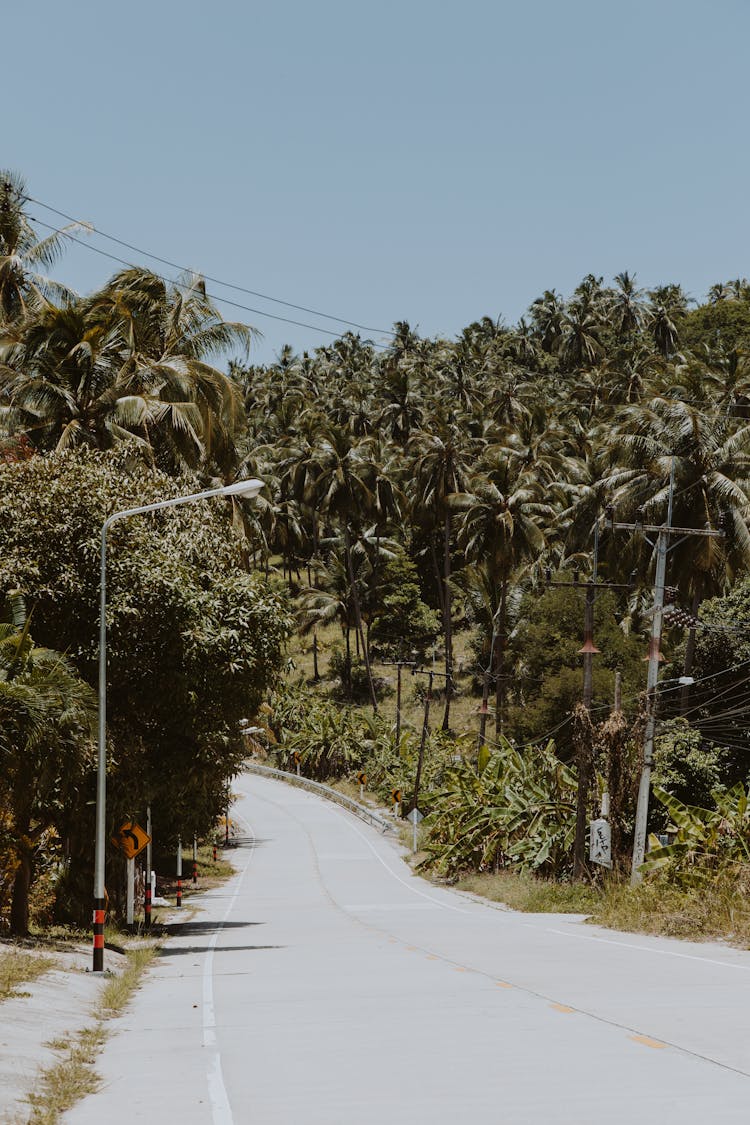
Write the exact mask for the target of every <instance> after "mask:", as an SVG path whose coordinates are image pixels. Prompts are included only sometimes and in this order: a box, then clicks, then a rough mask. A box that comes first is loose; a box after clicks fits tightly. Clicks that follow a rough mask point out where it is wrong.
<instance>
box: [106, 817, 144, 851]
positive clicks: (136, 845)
mask: <svg viewBox="0 0 750 1125" xmlns="http://www.w3.org/2000/svg"><path fill="white" fill-rule="evenodd" d="M112 843H113V844H114V845H115V847H116V848H119V849H120V851H121V852H122V853H123V854H124V855H125V856H126V857H127V859H135V857H136V856H137V855H140V853H141V852H142V851H143V849H144V848H145V847H146V845H147V844H150V843H151V837H150V836H149V834H148V833H147V832H146V831H144V829H143V828H141V826H140V824H136V823H135V821H133V820H126V821H125V823H124V824H121V825H120V827H119V829H118V830H117V835H116V836H113V837H112Z"/></svg>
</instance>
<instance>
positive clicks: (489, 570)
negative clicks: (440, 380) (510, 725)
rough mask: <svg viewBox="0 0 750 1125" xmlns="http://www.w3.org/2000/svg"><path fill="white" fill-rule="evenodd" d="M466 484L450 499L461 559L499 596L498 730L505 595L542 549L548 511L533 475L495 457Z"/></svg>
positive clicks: (504, 687)
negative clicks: (456, 514) (457, 517)
mask: <svg viewBox="0 0 750 1125" xmlns="http://www.w3.org/2000/svg"><path fill="white" fill-rule="evenodd" d="M480 468H481V471H480V472H479V473H477V474H475V475H474V476H472V477H471V478H470V479H469V482H468V489H467V492H466V493H465V494H462V495H459V496H455V497H453V504H454V506H455V507H456V508H457V509H459V510H462V511H463V516H462V518H461V523H460V527H459V533H458V541H459V544H460V545H461V546H462V547H463V549H464V551H465V553H466V557H467V558H468V559H470V560H472V561H473V562H475V563H477V564H481V566H482V567H483V568H484V572H485V578H484V580H483V584H484V585H485V586H489V587H491V588H494V589H495V590H497V591H499V597H498V604H497V606H496V607H495V610H494V612H493V639H495V640H496V643H495V645H494V660H495V665H494V668H493V674H494V676H495V715H496V724H497V728H498V730H499V731H502V729H503V725H504V718H505V699H506V695H507V678H506V669H505V658H506V652H507V647H508V594H509V590H510V586H511V583H512V582H513V581H515V580H517V578H518V576H519V574H520V573H521V571H522V570H523V568H524V567H526V566H528V564H529V563H531V562H534V561H535V560H536V559H538V558H539V557H540V555H541V553H542V551H543V550H544V547H545V535H544V532H543V530H542V526H543V524H544V523H547V524H549V523H550V522H551V520H552V517H553V514H554V509H553V507H552V505H551V504H550V503H549V502H548V501H546V500H544V499H542V496H543V493H542V490H541V487H540V485H541V480H540V477H539V475H538V474H537V473H536V472H534V471H529V470H528V469H524V468H520V469H519V468H518V466H515V465H514V464H513V462H512V461H511V459H510V458H509V457H507V456H506V457H503V456H502V455H500V456H497V455H495V456H494V457H493V458H492V459H491V460H490V459H488V460H487V461H485V462H484V463H482V464H481V465H480Z"/></svg>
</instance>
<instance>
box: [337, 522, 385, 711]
mask: <svg viewBox="0 0 750 1125" xmlns="http://www.w3.org/2000/svg"><path fill="white" fill-rule="evenodd" d="M344 548H345V552H346V568H347V571H348V572H349V585H350V587H351V591H352V607H353V609H354V622H355V625H356V629H357V636H358V638H359V640H360V641H361V642H362V652H363V655H364V658H365V668H366V669H367V686H368V687H369V689H370V702H371V703H372V710H373V714H375V715H377V713H378V701H377V698H376V696H375V684H374V682H373V678H372V668H371V667H370V654H369V652H368V651H367V645H366V644H365V634H364V631H363V629H362V611H361V609H360V605H359V593H358V591H357V583H356V580H355V578H354V563H353V562H352V548H351V540H350V538H349V528H348V527H346V526H344Z"/></svg>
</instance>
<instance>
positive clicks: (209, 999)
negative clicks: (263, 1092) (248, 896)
mask: <svg viewBox="0 0 750 1125" xmlns="http://www.w3.org/2000/svg"><path fill="white" fill-rule="evenodd" d="M248 833H249V835H250V836H252V837H253V841H254V840H255V835H254V833H253V830H252V828H250V827H249V825H248ZM252 858H253V852H252V851H251V852H250V855H249V857H248V861H247V863H246V864H245V866H244V868H243V869H242V872H241V874H240V876H239V879H238V881H237V887H236V889H235V892H234V894H233V895H232V897H231V898H230V900H229V905H228V906H227V908H226V911H225V912H224V917H223V918H222V920H221V922H219V925H218V927H217V929H216V932H215V933H214V936H213V937H212V938H211V941H210V942H209V943H208V950H207V951H206V957H205V960H204V962H203V1046H204V1047H209V1048H210V1049H211V1052H212V1054H211V1058H210V1060H209V1063H208V1100H209V1102H210V1103H211V1118H212V1120H213V1123H214V1125H234V1118H233V1117H232V1109H231V1106H230V1105H229V1098H228V1096H227V1088H226V1086H225V1085H224V1074H223V1072H222V1069H221V1054H220V1053H219V1048H218V1045H217V1042H216V1011H215V1009H214V979H213V971H214V950H215V949H216V943H217V942H218V940H219V934H220V933H221V931H222V929H223V927H224V923H225V922H226V920H227V918H228V917H229V915H230V914H231V912H232V908H233V907H234V904H235V902H236V901H237V896H238V895H239V893H240V891H241V890H242V884H243V882H244V880H245V875H246V874H247V872H248V869H249V867H250V860H251V859H252Z"/></svg>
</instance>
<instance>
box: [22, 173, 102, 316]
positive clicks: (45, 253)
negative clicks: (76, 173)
mask: <svg viewBox="0 0 750 1125" xmlns="http://www.w3.org/2000/svg"><path fill="white" fill-rule="evenodd" d="M26 199H27V196H26V184H25V183H24V181H23V179H22V178H21V177H20V176H18V175H17V174H16V173H15V172H10V171H7V170H0V326H2V324H3V322H5V323H6V324H11V323H13V322H14V321H16V320H18V319H19V317H21V316H23V315H24V314H25V313H26V312H27V311H28V310H29V309H30V308H34V307H39V306H40V305H41V304H42V303H43V302H44V301H45V300H50V299H54V300H58V301H64V302H68V301H71V300H73V299H74V297H75V294H74V293H73V292H72V290H70V289H68V288H67V286H65V285H61V284H60V282H58V281H52V280H51V279H50V278H49V277H47V276H46V274H45V273H42V272H40V270H45V271H46V270H48V269H50V268H51V267H52V266H53V265H54V264H55V262H56V261H57V260H58V259H59V257H60V255H61V254H62V252H63V250H64V248H65V240H66V238H67V236H69V235H72V234H73V233H74V232H80V231H86V230H90V229H91V228H90V227H88V226H87V225H86V224H84V223H70V224H69V225H68V226H66V227H63V229H62V230H59V231H55V232H54V233H52V234H50V235H48V236H47V237H46V238H41V239H40V238H39V237H38V236H37V233H36V231H35V230H34V228H33V226H32V225H31V221H30V219H29V217H28V215H27V214H26V211H25V210H24V203H25V202H26Z"/></svg>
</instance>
